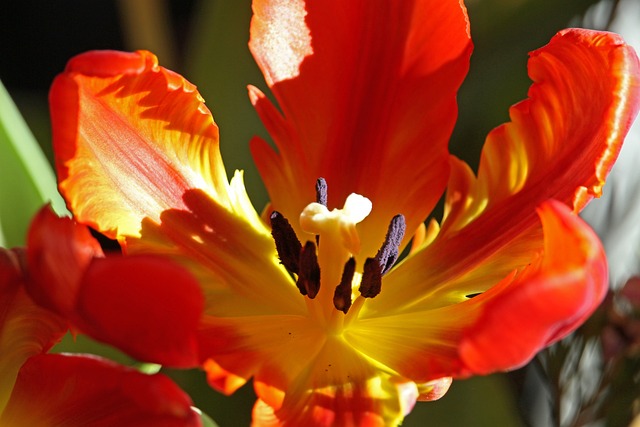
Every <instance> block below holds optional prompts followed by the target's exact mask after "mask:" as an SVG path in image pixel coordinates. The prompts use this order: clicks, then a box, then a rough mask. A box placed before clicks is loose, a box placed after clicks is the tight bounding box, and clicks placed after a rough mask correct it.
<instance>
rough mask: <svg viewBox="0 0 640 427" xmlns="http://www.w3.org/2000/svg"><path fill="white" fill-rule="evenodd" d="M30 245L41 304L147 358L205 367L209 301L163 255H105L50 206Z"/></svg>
mask: <svg viewBox="0 0 640 427" xmlns="http://www.w3.org/2000/svg"><path fill="white" fill-rule="evenodd" d="M28 244H29V248H28V251H27V257H28V268H29V280H28V288H29V292H30V294H31V295H33V296H34V298H35V299H36V300H37V301H38V302H39V303H41V304H42V305H44V306H45V307H47V308H49V309H51V310H53V311H55V312H57V313H59V314H61V315H62V316H64V317H66V318H67V319H68V320H69V321H70V322H71V323H72V324H73V325H74V326H75V327H76V328H78V329H80V330H81V331H82V332H84V333H86V334H88V335H91V336H92V337H93V338H95V339H97V340H100V341H103V342H106V343H109V344H112V345H115V346H117V347H119V348H120V349H121V350H123V351H125V352H127V353H128V354H130V355H131V356H133V357H136V358H138V359H140V360H144V361H148V362H156V363H162V364H166V365H172V366H194V365H196V364H197V363H198V361H199V359H198V354H197V346H196V340H195V334H196V330H197V327H198V323H199V320H200V315H201V313H202V309H203V305H204V302H203V297H202V292H201V291H200V287H199V285H198V283H197V282H196V280H195V279H194V278H193V277H192V276H191V275H190V274H189V273H188V272H187V271H186V270H184V269H183V268H182V267H180V266H178V265H176V264H175V263H173V262H172V261H171V260H168V259H166V258H163V257H160V256H142V255H140V256H128V257H117V256H114V257H109V258H103V253H102V250H101V249H100V246H99V244H98V243H97V241H96V240H95V239H94V238H93V237H91V235H90V233H89V231H88V230H87V228H86V227H85V226H82V225H79V224H77V223H75V222H73V221H72V220H71V219H68V218H58V217H57V216H56V215H55V214H54V213H53V212H52V211H51V209H49V208H45V209H43V210H41V211H40V213H39V214H38V215H37V216H36V218H35V219H34V221H33V223H32V225H31V228H30V231H29V238H28Z"/></svg>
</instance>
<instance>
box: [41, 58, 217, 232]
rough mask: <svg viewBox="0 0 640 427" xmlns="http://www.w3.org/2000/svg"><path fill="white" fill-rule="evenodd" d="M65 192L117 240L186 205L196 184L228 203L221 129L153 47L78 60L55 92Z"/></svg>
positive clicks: (79, 214) (79, 213)
mask: <svg viewBox="0 0 640 427" xmlns="http://www.w3.org/2000/svg"><path fill="white" fill-rule="evenodd" d="M50 103H51V118H52V123H53V143H54V149H55V151H56V167H57V171H58V180H59V183H60V190H61V192H62V194H63V195H64V196H65V198H66V200H67V204H68V206H69V207H70V209H71V210H72V211H73V213H74V215H75V217H76V219H77V220H78V221H79V222H82V223H85V224H91V225H93V226H95V227H96V228H97V229H98V230H100V231H102V232H103V233H106V234H107V235H109V236H110V237H122V236H136V235H138V234H139V231H140V222H141V221H142V219H143V218H145V217H149V218H151V219H154V220H158V219H159V216H160V213H161V212H162V211H163V210H165V209H167V208H176V207H181V206H183V202H182V195H183V193H184V191H185V190H187V189H189V188H202V189H205V190H206V191H207V192H208V193H209V194H211V195H212V196H213V197H214V198H216V200H218V201H219V202H221V203H223V204H228V203H229V202H228V200H227V191H228V188H227V187H228V182H227V178H226V173H225V171H224V167H223V165H222V160H221V159H220V153H219V149H218V128H217V126H216V125H215V123H214V122H213V119H212V117H211V113H210V112H209V110H208V109H207V108H206V107H205V106H204V102H203V100H202V98H201V97H200V95H199V94H198V92H197V90H196V88H195V86H193V85H192V84H191V83H189V82H187V81H186V80H185V79H184V78H182V77H181V76H179V75H178V74H175V73H173V72H171V71H169V70H167V69H165V68H163V67H160V66H158V63H157V59H156V57H155V56H154V55H152V54H150V53H148V52H142V51H141V52H137V53H124V52H113V51H95V52H88V53H85V54H82V55H79V56H77V57H75V58H73V59H72V60H71V61H70V62H69V64H68V65H67V68H66V70H65V72H64V73H62V74H60V75H59V76H58V77H57V78H56V79H55V81H54V83H53V86H52V88H51V93H50Z"/></svg>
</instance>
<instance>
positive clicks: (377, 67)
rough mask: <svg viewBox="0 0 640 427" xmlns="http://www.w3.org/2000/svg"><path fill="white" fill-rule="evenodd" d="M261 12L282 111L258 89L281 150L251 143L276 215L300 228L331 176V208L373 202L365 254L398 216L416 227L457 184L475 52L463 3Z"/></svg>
mask: <svg viewBox="0 0 640 427" xmlns="http://www.w3.org/2000/svg"><path fill="white" fill-rule="evenodd" d="M253 10H254V16H253V20H252V25H251V41H250V43H249V45H250V48H251V51H252V52H253V55H254V57H255V58H256V61H257V62H258V65H259V66H260V67H261V69H262V71H263V73H264V75H265V78H266V80H267V84H268V85H269V87H270V89H271V91H272V92H273V93H274V95H275V97H276V99H277V101H278V104H279V106H280V108H281V109H282V115H281V114H280V113H279V112H278V111H277V110H276V109H275V108H274V107H273V106H272V105H271V104H270V103H269V101H268V100H267V99H266V98H265V97H264V95H262V93H261V92H260V91H259V90H257V89H256V88H251V89H250V97H251V100H252V102H253V104H254V105H255V107H256V109H257V111H258V113H259V114H260V116H261V118H262V120H263V122H264V123H265V125H266V126H267V129H268V131H269V132H270V133H271V136H272V137H273V139H274V140H275V143H276V146H277V150H278V153H277V154H276V153H275V152H274V150H273V149H272V148H270V147H269V146H268V145H267V144H266V143H265V142H264V141H259V140H255V141H253V143H252V151H253V155H254V159H255V162H256V164H257V166H258V169H259V170H260V173H261V175H262V177H263V179H264V182H265V184H266V186H267V189H268V191H269V195H270V197H271V201H272V204H273V208H274V209H276V210H278V211H280V212H281V213H283V214H284V216H286V217H289V218H297V216H298V215H299V214H300V212H301V211H302V209H303V208H304V207H305V206H306V205H307V204H308V203H310V202H313V201H315V195H314V185H315V181H316V179H317V178H319V177H324V178H325V179H326V181H327V183H328V187H329V205H330V207H339V206H342V203H343V202H344V200H345V199H346V197H347V196H348V195H349V194H350V193H352V192H355V193H358V194H362V195H364V196H366V197H368V198H369V199H370V200H372V201H373V206H374V210H373V213H372V215H371V216H370V217H369V218H367V220H366V221H365V222H363V223H362V224H361V225H362V229H363V230H365V231H364V232H361V236H364V239H365V241H364V242H363V248H364V251H365V253H367V254H370V253H372V252H373V254H375V251H376V250H377V249H378V247H379V246H380V244H381V243H382V241H383V239H384V233H385V230H386V228H387V225H388V222H389V221H390V220H391V218H392V217H393V216H394V215H396V214H398V213H402V214H404V215H405V217H406V219H407V227H408V229H410V230H414V229H416V228H417V226H418V224H419V223H420V222H422V221H423V220H424V218H425V217H426V216H427V214H428V213H429V212H430V210H431V208H432V207H433V206H434V204H435V203H436V202H437V200H438V199H439V197H440V195H441V192H442V191H443V189H444V185H445V182H446V177H447V174H448V165H447V161H446V157H447V143H448V139H449V136H450V134H451V130H452V129H453V125H454V122H455V119H456V115H457V106H456V102H455V96H456V92H457V90H458V87H459V85H460V84H461V82H462V79H463V78H464V76H465V74H466V72H467V69H468V64H469V55H470V53H471V41H470V37H469V31H468V22H467V15H466V10H465V8H464V6H463V5H462V2H459V1H437V0H408V1H403V2H400V3H397V4H396V3H393V4H391V3H388V4H387V3H384V4H383V3H374V2H355V3H345V2H342V1H337V0H336V1H323V2H311V1H303V0H295V1H288V0H287V1H284V0H278V1H263V0H261V1H254V2H253ZM406 183H411V185H410V186H409V187H407V186H406V185H405V184H406ZM399 189H402V191H398V190H399ZM293 225H294V227H295V228H297V227H298V225H297V224H293ZM297 231H298V232H299V231H300V230H299V229H297ZM406 240H407V241H408V238H407V239H406ZM371 256H372V255H371Z"/></svg>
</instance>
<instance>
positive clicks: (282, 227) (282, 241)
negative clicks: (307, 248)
mask: <svg viewBox="0 0 640 427" xmlns="http://www.w3.org/2000/svg"><path fill="white" fill-rule="evenodd" d="M270 219H271V235H272V236H273V240H274V241H275V242H276V251H277V252H278V257H279V258H280V262H281V263H282V265H284V267H285V268H286V269H287V270H289V271H290V272H292V273H298V270H299V269H300V268H299V264H300V253H301V251H302V244H301V243H300V241H299V240H298V237H297V236H296V232H295V231H293V227H291V224H289V221H288V220H287V219H286V218H285V217H284V216H283V215H282V214H281V213H280V212H278V211H273V213H272V214H271V217H270Z"/></svg>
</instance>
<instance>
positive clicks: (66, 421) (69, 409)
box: [0, 354, 201, 427]
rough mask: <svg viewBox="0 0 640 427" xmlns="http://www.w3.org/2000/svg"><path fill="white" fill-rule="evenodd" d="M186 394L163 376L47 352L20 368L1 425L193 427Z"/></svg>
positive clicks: (196, 422) (194, 416)
mask: <svg viewBox="0 0 640 427" xmlns="http://www.w3.org/2000/svg"><path fill="white" fill-rule="evenodd" d="M191 405H192V402H191V399H189V396H187V395H186V394H185V393H184V392H183V391H182V390H180V388H178V387H177V386H176V385H175V384H174V383H173V382H171V380H169V379H168V378H167V377H165V376H164V375H160V374H156V375H145V374H142V373H140V372H138V371H135V370H132V369H128V368H125V367H122V366H119V365H116V364H113V363H111V362H109V361H106V360H102V359H98V358H89V357H83V356H70V355H62V354H48V355H40V356H34V357H31V358H30V359H29V360H28V361H27V362H26V363H25V364H24V366H23V367H22V369H21V370H20V374H19V376H18V380H17V382H16V386H15V389H14V392H13V394H12V396H11V400H10V401H9V404H8V406H7V408H6V410H5V411H4V413H3V414H2V416H1V417H0V424H2V425H3V426H7V427H9V426H12V427H13V426H15V427H21V426H47V425H64V426H68V427H75V426H77V427H101V426H103V427H111V426H123V427H128V426H131V427H133V426H135V427H140V426H149V427H152V426H153V427H191V426H193V427H196V426H200V425H201V422H200V417H199V416H198V415H197V414H196V413H195V412H194V411H193V410H192V409H191Z"/></svg>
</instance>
